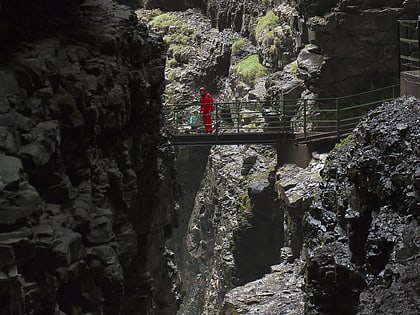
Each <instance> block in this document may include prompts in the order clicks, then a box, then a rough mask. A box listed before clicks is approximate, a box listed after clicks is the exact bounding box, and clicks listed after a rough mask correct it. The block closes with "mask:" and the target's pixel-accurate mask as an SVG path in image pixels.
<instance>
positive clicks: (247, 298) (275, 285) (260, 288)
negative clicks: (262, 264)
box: [223, 261, 305, 315]
mask: <svg viewBox="0 0 420 315" xmlns="http://www.w3.org/2000/svg"><path fill="white" fill-rule="evenodd" d="M302 270H303V263H302V261H299V262H297V261H296V262H295V263H293V264H289V263H282V264H279V265H274V266H272V267H271V273H269V274H266V275H265V276H264V277H263V278H261V279H258V280H256V281H253V282H250V283H247V284H246V285H244V286H242V287H238V288H235V289H233V290H231V291H229V292H228V293H227V294H226V296H225V300H224V306H223V314H265V315H277V314H285V315H299V314H303V313H304V304H305V294H304V293H303V291H302V287H303V284H304V281H303V275H302V273H301V272H302Z"/></svg>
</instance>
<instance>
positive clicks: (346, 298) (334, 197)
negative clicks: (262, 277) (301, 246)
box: [304, 98, 420, 314]
mask: <svg viewBox="0 0 420 315" xmlns="http://www.w3.org/2000/svg"><path fill="white" fill-rule="evenodd" d="M419 108H420V102H419V100H417V99H415V98H400V99H397V100H395V101H393V102H390V103H386V104H384V105H383V106H381V107H379V108H378V109H376V110H374V111H372V112H370V113H369V115H368V117H367V119H366V120H365V121H364V122H363V123H361V124H360V126H359V127H358V128H357V129H356V131H355V136H353V137H350V138H348V139H347V140H346V141H345V142H343V143H342V144H341V145H339V146H337V148H336V149H335V150H334V151H333V153H332V154H331V155H330V156H329V158H327V161H326V163H325V165H326V166H325V168H324V170H323V173H322V176H323V181H322V182H321V184H320V191H319V196H318V200H315V201H314V203H313V204H312V208H311V210H310V212H309V213H308V214H307V215H306V217H305V219H304V231H305V247H306V251H305V252H306V256H307V266H306V272H305V277H306V290H307V292H308V294H309V300H308V303H307V313H308V314H356V313H357V314H375V313H384V314H398V313H400V312H401V313H404V314H417V312H418V303H419V296H418V291H416V290H417V289H418V285H419V281H418V279H419V270H418V264H419V250H420V249H419V243H418V240H419V237H420V234H419V233H420V228H419V216H418V214H419V210H420V202H419V195H420V191H419V187H420V186H419V174H420V173H419V170H420V168H419V167H420V165H419V153H420V151H419V150H420V142H419V139H420V137H419V135H420V128H419V126H420V125H419V121H420V116H419Z"/></svg>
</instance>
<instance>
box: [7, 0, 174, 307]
mask: <svg viewBox="0 0 420 315" xmlns="http://www.w3.org/2000/svg"><path fill="white" fill-rule="evenodd" d="M53 2H54V3H53ZM36 3H37V5H32V3H27V2H26V1H25V5H23V3H22V1H14V2H12V1H2V2H1V4H2V6H1V11H0V14H1V15H0V22H1V23H0V25H1V27H0V35H1V36H2V38H3V39H4V41H3V43H4V45H3V43H2V49H1V65H0V135H1V136H0V139H1V141H0V257H1V258H0V267H1V272H0V314H43V315H48V314H88V313H89V314H112V315H115V314H156V313H159V312H162V311H165V312H172V313H173V312H175V309H176V307H177V306H176V303H177V302H176V298H175V294H174V292H171V290H172V288H173V287H174V286H173V284H172V282H171V280H170V274H169V272H168V269H169V267H168V265H171V264H170V263H171V260H172V256H171V255H170V254H169V253H168V252H166V250H165V238H167V237H168V236H169V234H170V233H171V229H172V226H173V220H174V187H173V181H174V177H173V175H174V174H173V169H172V162H173V155H172V152H171V149H170V148H169V147H168V145H167V144H166V139H165V137H164V136H163V135H162V133H161V132H162V130H161V127H162V124H163V120H162V114H161V101H160V96H161V94H162V92H163V89H164V77H163V74H164V62H165V56H164V49H163V43H162V41H161V39H159V38H158V37H156V36H153V35H151V34H148V32H147V31H146V28H145V27H144V26H142V25H139V24H138V22H137V19H136V17H135V15H134V14H133V12H131V11H130V10H129V9H128V8H127V7H123V6H119V5H116V4H115V3H114V2H112V1H108V0H103V1H93V0H92V1H90V0H89V1H85V2H83V3H81V4H80V5H79V1H60V2H57V1H38V2H36ZM26 5H27V7H25V6H26ZM32 9H33V10H34V11H31V10H32Z"/></svg>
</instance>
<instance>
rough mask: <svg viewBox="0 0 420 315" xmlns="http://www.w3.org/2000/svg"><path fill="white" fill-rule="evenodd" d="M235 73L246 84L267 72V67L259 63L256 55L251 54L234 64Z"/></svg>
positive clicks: (253, 81)
mask: <svg viewBox="0 0 420 315" xmlns="http://www.w3.org/2000/svg"><path fill="white" fill-rule="evenodd" d="M235 71H236V74H237V75H238V76H239V77H240V78H241V79H242V80H244V81H245V83H247V84H255V83H256V81H257V80H258V79H259V78H261V77H262V76H264V75H265V74H266V73H267V69H266V68H265V67H264V66H263V65H262V64H261V63H260V61H259V58H258V55H257V54H255V55H251V56H249V57H247V58H246V59H244V60H242V61H241V62H240V63H238V64H237V66H236V70H235Z"/></svg>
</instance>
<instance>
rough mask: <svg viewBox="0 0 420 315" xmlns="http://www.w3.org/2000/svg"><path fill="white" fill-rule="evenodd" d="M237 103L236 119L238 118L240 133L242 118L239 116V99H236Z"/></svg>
mask: <svg viewBox="0 0 420 315" xmlns="http://www.w3.org/2000/svg"><path fill="white" fill-rule="evenodd" d="M235 103H236V118H237V124H238V125H237V131H238V133H239V125H240V121H241V118H240V116H239V102H238V99H237V98H236V99H235Z"/></svg>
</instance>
